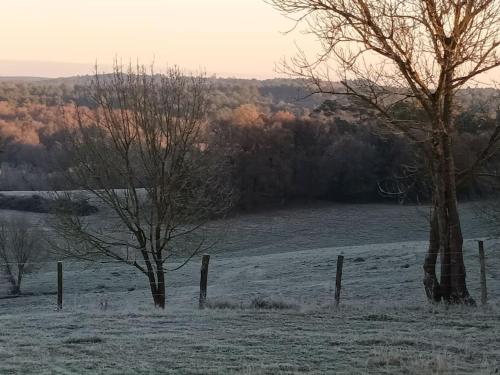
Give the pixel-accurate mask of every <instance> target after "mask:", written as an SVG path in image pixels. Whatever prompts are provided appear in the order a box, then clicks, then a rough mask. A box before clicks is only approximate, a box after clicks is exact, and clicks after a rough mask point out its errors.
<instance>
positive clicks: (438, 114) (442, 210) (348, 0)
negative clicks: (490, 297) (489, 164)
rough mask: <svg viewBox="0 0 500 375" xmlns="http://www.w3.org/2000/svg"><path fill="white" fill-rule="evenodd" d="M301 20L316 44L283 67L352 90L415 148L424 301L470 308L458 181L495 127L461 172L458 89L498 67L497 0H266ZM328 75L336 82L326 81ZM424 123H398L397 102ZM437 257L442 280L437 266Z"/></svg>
mask: <svg viewBox="0 0 500 375" xmlns="http://www.w3.org/2000/svg"><path fill="white" fill-rule="evenodd" d="M269 2H270V3H271V4H272V5H274V6H275V7H276V8H277V9H278V10H279V11H281V12H283V13H284V14H285V15H287V16H289V17H291V18H293V19H294V20H295V21H296V22H297V24H301V23H304V24H305V25H306V27H307V29H308V31H309V32H310V33H312V34H313V35H314V36H315V37H316V38H317V39H318V40H319V41H320V42H321V46H322V48H321V51H320V52H319V53H318V55H317V56H316V57H315V58H314V60H310V59H308V57H307V56H306V54H305V53H303V52H300V53H299V54H298V55H297V56H296V57H295V58H293V59H292V60H291V61H289V62H285V69H286V70H287V71H288V72H289V73H292V74H294V75H297V76H300V77H303V78H306V79H308V80H310V81H311V83H312V84H313V85H314V92H321V93H329V94H336V95H349V96H353V97H356V98H358V99H360V100H362V101H363V102H364V103H366V104H367V105H368V106H369V107H370V108H372V109H373V111H374V113H376V114H378V116H379V121H380V124H381V126H382V127H383V128H384V129H386V130H388V131H390V132H392V133H395V134H401V135H403V136H405V137H408V138H409V139H411V140H412V141H414V142H415V143H416V144H417V145H420V146H421V150H423V152H424V154H425V159H426V162H427V168H428V170H429V173H430V175H431V176H432V191H433V213H432V219H431V230H430V246H429V252H428V254H427V257H426V260H425V264H424V271H425V276H424V285H425V290H426V293H427V296H428V298H429V299H430V300H433V301H440V300H441V299H444V300H445V301H447V302H449V303H465V304H474V300H473V299H472V298H471V296H470V295H469V292H468V290H467V287H466V275H465V266H464V261H463V251H462V243H463V238H462V231H461V226H460V217H459V212H458V207H457V194H456V191H457V184H459V183H460V182H461V181H462V180H464V179H466V178H470V177H471V176H472V175H474V173H476V172H477V170H478V168H479V167H480V166H481V164H482V163H483V162H484V161H486V160H488V159H489V158H491V157H492V155H493V154H494V152H495V151H496V149H497V145H498V142H499V139H500V127H497V128H496V129H495V130H494V132H493V133H492V135H491V139H490V141H489V143H488V145H487V146H486V147H485V149H484V150H483V151H482V152H480V153H478V155H477V158H476V160H474V161H473V162H471V164H470V166H469V167H468V168H467V169H466V170H461V171H457V170H456V167H455V163H454V158H453V154H452V145H453V136H454V121H453V120H454V118H453V116H454V111H455V109H456V106H457V101H456V93H457V91H458V90H459V89H461V88H463V87H464V86H465V85H467V84H471V83H473V82H476V80H477V79H479V78H480V76H481V74H483V73H486V72H488V71H490V70H492V69H494V68H496V67H497V66H498V65H500V57H498V56H497V51H498V46H499V44H500V32H499V28H498V25H499V23H500V1H498V0H460V1H455V0H404V1H403V0H379V1H369V0H269ZM333 74H336V76H335V77H336V79H338V80H339V81H340V83H338V84H335V83H334V82H333V81H332V77H333ZM401 103H403V104H409V105H411V106H416V107H417V108H418V110H419V111H420V112H421V113H422V114H423V118H422V119H410V120H401V118H399V117H398V116H397V115H396V114H397V111H396V110H395V109H396V108H397V107H398V105H399V104H401ZM439 254H440V255H441V262H440V263H441V279H440V281H438V279H437V276H436V263H437V258H438V255H439Z"/></svg>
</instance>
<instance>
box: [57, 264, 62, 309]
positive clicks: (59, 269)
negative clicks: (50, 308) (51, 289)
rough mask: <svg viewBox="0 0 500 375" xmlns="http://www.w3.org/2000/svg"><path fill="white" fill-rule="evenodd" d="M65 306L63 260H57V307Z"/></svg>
mask: <svg viewBox="0 0 500 375" xmlns="http://www.w3.org/2000/svg"><path fill="white" fill-rule="evenodd" d="M62 307H63V267H62V262H60V261H59V262H57V309H58V310H62Z"/></svg>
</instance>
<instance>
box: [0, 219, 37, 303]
mask: <svg viewBox="0 0 500 375" xmlns="http://www.w3.org/2000/svg"><path fill="white" fill-rule="evenodd" d="M44 248H45V246H44V244H43V243H42V241H41V236H40V233H39V232H38V230H36V229H34V228H30V225H29V223H28V222H27V221H26V220H22V219H17V220H5V219H3V220H1V221H0V267H1V268H2V270H3V272H4V273H5V276H6V278H7V280H8V281H9V283H10V284H11V294H20V293H21V283H22V281H23V277H24V275H25V274H26V273H28V272H31V271H33V270H34V269H35V268H36V266H37V261H39V260H40V259H41V257H42V256H43V254H44V253H45V252H44Z"/></svg>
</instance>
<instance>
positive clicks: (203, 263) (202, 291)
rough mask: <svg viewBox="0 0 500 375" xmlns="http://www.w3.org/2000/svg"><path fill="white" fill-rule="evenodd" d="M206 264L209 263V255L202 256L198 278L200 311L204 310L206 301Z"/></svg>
mask: <svg viewBox="0 0 500 375" xmlns="http://www.w3.org/2000/svg"><path fill="white" fill-rule="evenodd" d="M208 262H210V255H207V254H205V255H203V258H202V260H201V278H200V302H199V307H200V309H204V308H205V302H206V301H207V284H208Z"/></svg>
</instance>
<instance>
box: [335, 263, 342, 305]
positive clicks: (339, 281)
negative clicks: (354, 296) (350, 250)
mask: <svg viewBox="0 0 500 375" xmlns="http://www.w3.org/2000/svg"><path fill="white" fill-rule="evenodd" d="M343 266H344V256H343V255H339V256H338V258H337V277H336V279H335V306H338V305H339V303H340V288H341V287H342V268H343Z"/></svg>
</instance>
